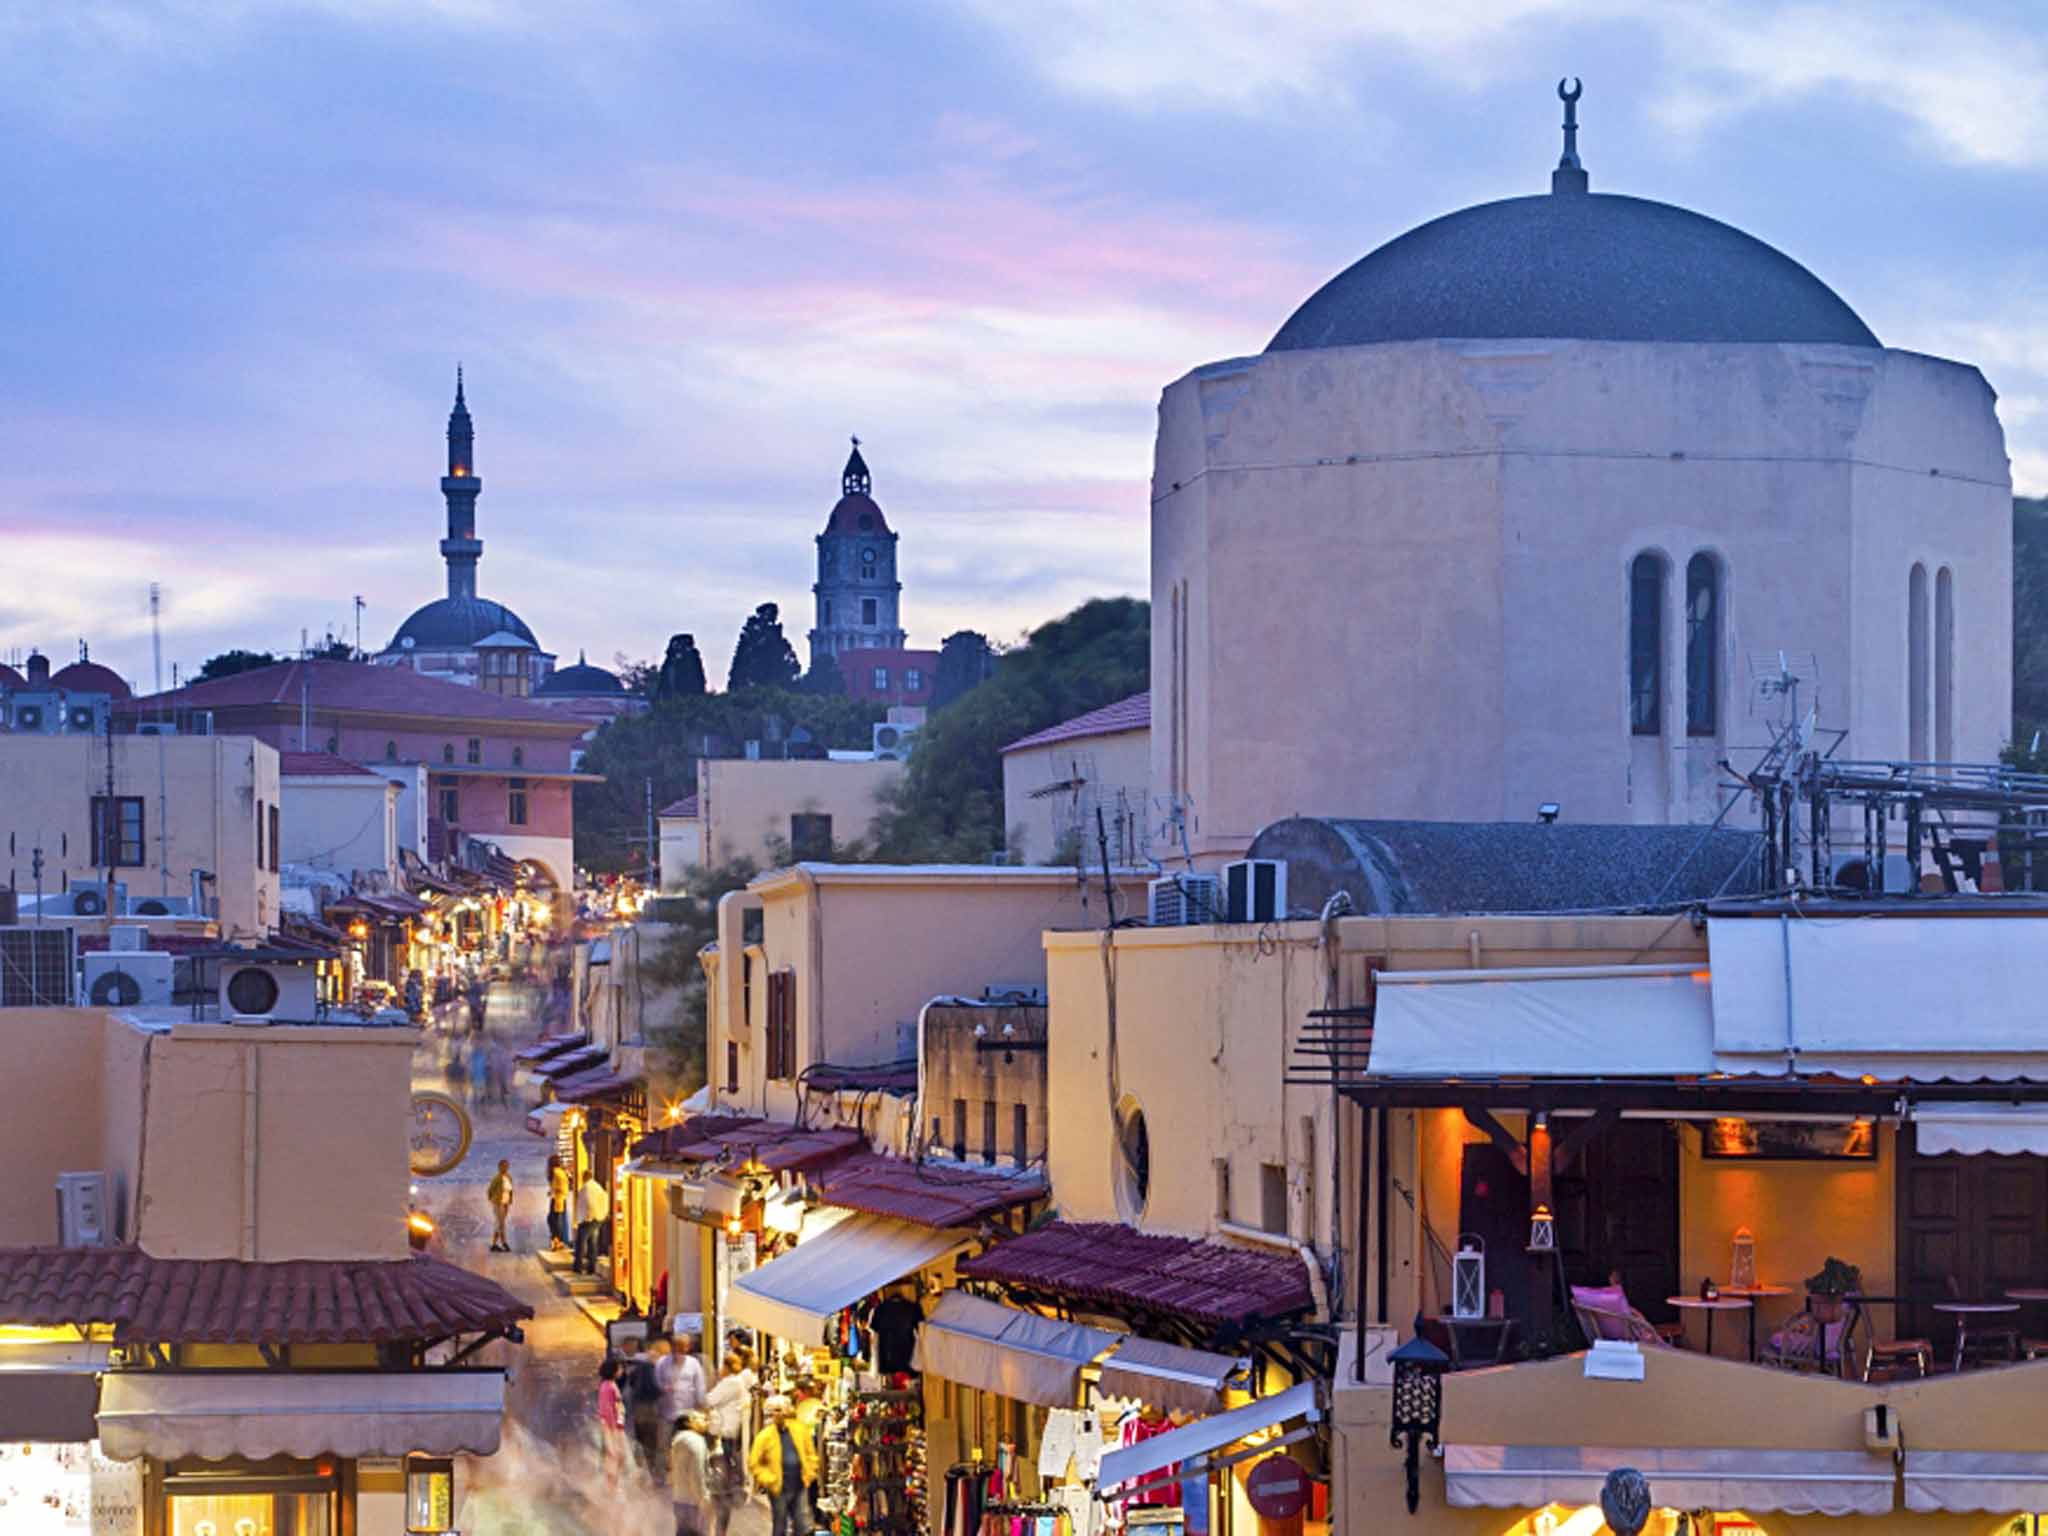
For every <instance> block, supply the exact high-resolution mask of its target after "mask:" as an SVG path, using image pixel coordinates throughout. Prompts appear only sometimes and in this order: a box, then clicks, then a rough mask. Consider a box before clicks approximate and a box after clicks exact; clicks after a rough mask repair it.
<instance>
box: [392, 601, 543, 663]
mask: <svg viewBox="0 0 2048 1536" xmlns="http://www.w3.org/2000/svg"><path fill="white" fill-rule="evenodd" d="M500 630H508V631H510V632H511V633H512V634H514V635H516V636H518V637H519V638H520V639H521V640H524V641H526V642H527V643H528V644H529V645H538V644H539V642H538V641H536V640H535V639H534V638H533V631H532V630H530V629H528V628H527V627H526V621H525V620H524V619H522V618H520V617H519V615H518V614H516V613H514V612H513V611H512V610H511V609H510V608H507V607H506V606H505V605H504V604H503V603H494V602H492V601H491V600H490V599H489V598H484V597H437V598H435V599H434V601H432V602H431V603H428V604H427V605H426V606H425V607H424V608H419V609H415V610H414V612H413V615H412V617H411V618H409V619H407V620H406V621H405V622H404V623H403V624H401V625H399V626H398V633H397V634H395V635H393V636H392V637H391V644H390V645H389V646H387V647H386V648H385V649H386V650H387V651H415V650H418V651H448V650H458V651H459V650H466V649H468V648H469V647H471V646H474V645H475V644H476V643H477V642H478V641H479V640H483V639H486V638H487V637H489V636H491V635H495V634H497V633H498V632H499V631H500Z"/></svg>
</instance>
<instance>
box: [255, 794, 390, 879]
mask: <svg viewBox="0 0 2048 1536" xmlns="http://www.w3.org/2000/svg"><path fill="white" fill-rule="evenodd" d="M282 792H283V797H284V799H283V803H284V822H283V826H282V827H281V828H280V837H279V841H280V844H281V845H282V847H283V850H284V862H285V863H287V864H303V865H305V866H307V867H308V868H311V869H331V870H333V871H335V872H336V873H337V874H342V875H353V874H356V873H358V872H363V873H372V874H381V875H384V876H386V877H387V878H388V877H390V876H393V875H395V874H396V873H397V870H398V847H399V827H398V805H399V800H400V798H401V796H402V795H403V793H404V791H403V789H402V788H401V786H400V785H398V784H396V783H394V782H392V781H391V780H389V779H386V778H383V777H380V776H379V775H376V774H335V775H332V776H328V775H324V774H319V775H307V774H291V775H288V776H287V777H286V778H284V779H283V781H282Z"/></svg>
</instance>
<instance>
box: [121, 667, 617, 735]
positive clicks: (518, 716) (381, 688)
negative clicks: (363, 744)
mask: <svg viewBox="0 0 2048 1536" xmlns="http://www.w3.org/2000/svg"><path fill="white" fill-rule="evenodd" d="M301 685H303V686H304V691H305V697H306V699H307V700H308V701H309V702H310V703H311V705H312V707H313V708H314V709H315V710H317V711H319V712H320V713H321V716H322V718H325V717H326V716H327V715H328V714H331V713H333V712H334V711H336V710H362V711H365V712H369V713H379V714H401V715H425V716H432V717H435V718H438V719H462V720H497V721H503V722H505V723H507V724H518V725H534V726H542V725H544V726H550V727H553V728H555V729H556V730H558V731H560V730H565V729H573V730H577V731H580V730H582V729H583V726H582V725H581V724H580V723H579V722H576V721H572V720H564V719H563V718H562V716H561V714H560V712H559V711H556V710H552V709H549V708H547V707H546V706H545V705H542V704H530V703H528V702H527V701H526V700H524V699H515V698H507V697H503V696H501V695H498V694H495V693H487V692H485V691H484V690H483V689H481V688H471V687H467V686H465V685H464V684H462V683H450V682H444V681H443V680H442V679H440V678H438V677H425V676H422V675H421V674H420V673H418V672H415V671H413V669H412V668H411V667H381V666H376V665H373V664H371V663H369V662H359V661H284V662H279V663H278V664H277V665H276V666H274V667H252V668H250V669H249V670H248V671H246V672H236V673H233V674H231V675H230V676H227V677H216V678H212V679H210V680H209V681H207V682H203V683H188V684H186V685H185V686H184V687H183V688H174V689H172V690H170V691H169V692H167V693H156V694H150V695H148V696H147V697H144V698H140V699H136V700H134V701H132V702H130V703H126V704H123V705H120V706H118V712H119V713H121V714H124V715H128V714H134V715H140V714H143V713H145V712H148V711H154V710H159V709H237V708H252V707H261V706H264V705H276V704H286V705H290V706H291V707H292V708H293V709H297V708H298V707H299V702H300V689H301Z"/></svg>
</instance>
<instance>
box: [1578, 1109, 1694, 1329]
mask: <svg viewBox="0 0 2048 1536" xmlns="http://www.w3.org/2000/svg"><path fill="white" fill-rule="evenodd" d="M1569 1123H1570V1122H1567V1124H1569ZM1554 1191H1555V1197H1556V1200H1557V1214H1558V1246H1559V1247H1560V1248H1561V1249H1562V1250H1563V1254H1564V1272H1565V1277H1566V1279H1568V1280H1569V1281H1570V1282H1571V1283H1572V1284H1573V1285H1605V1284H1607V1281H1608V1277H1609V1276H1610V1275H1616V1274H1618V1275H1619V1276H1620V1277H1621V1285H1622V1289H1623V1290H1624V1291H1626V1292H1627V1294H1628V1299H1629V1301H1630V1302H1631V1303H1632V1304H1633V1305H1634V1306H1635V1308H1636V1310H1637V1311H1639V1312H1641V1313H1642V1314H1643V1315H1644V1316H1645V1317H1647V1318H1649V1319H1650V1321H1651V1322H1654V1323H1667V1322H1670V1321H1671V1320H1672V1319H1673V1318H1674V1317H1676V1316H1677V1313H1676V1311H1675V1310H1674V1309H1673V1308H1672V1307H1671V1306H1670V1305H1669V1304H1668V1303H1667V1302H1666V1301H1665V1299H1664V1298H1665V1297H1667V1296H1676V1295H1678V1294H1679V1293H1680V1285H1679V1273H1678V1137H1677V1134H1676V1131H1675V1128H1674V1127H1673V1126H1672V1124H1671V1123H1670V1122H1668V1121H1663V1120H1621V1121H1617V1122H1616V1123H1615V1124H1613V1125H1611V1126H1609V1127H1608V1128H1607V1129H1606V1130H1604V1131H1602V1132H1600V1133H1599V1134H1597V1135H1595V1136H1594V1137H1593V1139H1592V1140H1591V1141H1589V1142H1587V1143H1586V1145H1585V1147H1584V1148H1582V1149H1581V1151H1580V1153H1579V1156H1578V1159H1577V1161H1576V1163H1575V1164H1574V1166H1573V1167H1572V1168H1571V1169H1570V1170H1568V1171H1566V1172H1562V1173H1559V1174H1558V1175H1557V1177H1556V1180H1555V1183H1554Z"/></svg>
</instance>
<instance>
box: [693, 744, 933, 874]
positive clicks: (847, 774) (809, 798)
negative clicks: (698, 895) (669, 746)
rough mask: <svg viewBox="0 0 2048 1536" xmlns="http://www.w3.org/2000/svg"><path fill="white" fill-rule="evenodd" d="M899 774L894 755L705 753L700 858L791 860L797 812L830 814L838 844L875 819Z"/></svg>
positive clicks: (700, 775)
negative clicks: (864, 758) (774, 757)
mask: <svg viewBox="0 0 2048 1536" xmlns="http://www.w3.org/2000/svg"><path fill="white" fill-rule="evenodd" d="M902 777H903V764H901V763H897V762H886V761H878V762H857V763H837V762H831V761H829V760H827V761H814V760H810V759H802V758H799V759H795V760H790V761H762V762H755V761H749V760H748V759H746V758H700V759H699V760H698V763H697V816H698V824H699V826H700V828H701V830H702V837H703V848H702V850H701V853H700V858H699V862H708V863H712V864H724V863H728V862H730V861H731V860H733V859H752V860H753V861H754V863H755V864H756V865H757V866H759V867H760V868H762V869H772V868H774V867H775V866H776V865H778V864H785V863H787V862H788V861H789V846H788V845H789V818H790V817H791V816H793V815H795V814H797V813H798V812H800V811H801V812H809V813H815V814H821V815H826V816H830V817H831V818H832V838H833V841H834V842H835V843H852V842H857V841H859V840H861V839H863V838H865V837H866V836H867V835H868V831H869V829H870V828H871V827H872V826H873V824H874V820H875V816H876V815H877V813H878V812H879V811H880V809H881V805H880V796H881V795H882V792H883V791H884V790H886V789H887V788H888V787H889V786H890V785H892V784H894V783H895V782H896V781H897V780H898V779H900V778H902Z"/></svg>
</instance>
